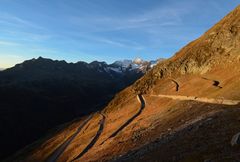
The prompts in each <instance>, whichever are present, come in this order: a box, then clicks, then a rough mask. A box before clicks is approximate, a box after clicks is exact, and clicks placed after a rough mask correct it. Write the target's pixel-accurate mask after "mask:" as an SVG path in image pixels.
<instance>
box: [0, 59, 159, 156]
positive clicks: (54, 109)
mask: <svg viewBox="0 0 240 162" xmlns="http://www.w3.org/2000/svg"><path fill="white" fill-rule="evenodd" d="M157 62H158V61H151V62H147V61H143V60H141V59H136V60H133V61H131V60H123V61H116V62H114V63H113V64H109V65H108V64H107V63H105V62H98V61H94V62H91V63H86V62H81V61H79V62H77V63H67V62H65V61H54V60H51V59H46V58H42V57H39V58H37V59H31V60H27V61H24V62H23V63H21V64H17V65H15V66H14V67H12V68H9V69H5V70H4V71H1V72H0V128H1V129H3V130H5V131H4V133H3V134H2V135H3V137H2V138H0V141H1V144H2V145H3V147H4V148H5V150H4V151H2V152H1V157H3V156H6V155H9V154H10V153H13V152H14V151H16V150H17V149H19V148H21V147H23V146H25V145H27V144H29V143H31V142H33V141H34V140H36V139H37V138H39V137H41V136H42V135H43V134H44V133H46V131H47V130H48V129H51V128H53V127H55V126H56V125H59V124H61V123H64V122H67V121H70V120H72V119H74V118H76V117H81V116H83V115H85V114H88V113H90V112H95V111H97V110H100V109H101V108H103V107H104V106H105V105H106V104H107V103H108V102H109V101H110V100H111V99H112V98H113V97H114V95H115V94H116V93H117V92H119V91H120V90H122V89H124V88H125V87H127V86H129V85H131V84H132V83H133V82H135V81H136V80H137V79H139V78H140V77H142V76H143V74H144V73H145V72H146V71H147V70H148V69H150V68H151V67H153V66H154V65H155V64H156V63H157ZM19 124H21V125H22V126H23V127H18V125H19ZM16 127H17V128H16ZM30 130H31V131H30ZM26 137H28V138H26ZM6 139H11V140H6ZM9 141H10V142H9Z"/></svg>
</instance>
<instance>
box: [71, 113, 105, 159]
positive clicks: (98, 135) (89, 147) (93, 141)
mask: <svg viewBox="0 0 240 162" xmlns="http://www.w3.org/2000/svg"><path fill="white" fill-rule="evenodd" d="M100 115H101V116H102V119H101V121H100V123H99V129H98V131H97V133H96V135H95V136H94V138H93V139H92V141H91V142H90V143H89V144H88V145H87V146H86V147H85V148H84V150H83V151H82V152H81V153H80V154H79V155H78V156H77V157H75V158H74V159H73V160H72V162H73V161H75V160H78V159H79V158H81V157H82V156H83V155H84V154H86V153H87V152H88V151H89V150H90V149H91V148H92V147H93V146H94V144H95V143H96V142H97V140H98V138H99V137H100V135H101V134H102V132H103V129H104V124H105V119H106V117H105V115H104V114H102V113H100Z"/></svg>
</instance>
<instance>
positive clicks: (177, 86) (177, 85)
mask: <svg viewBox="0 0 240 162" xmlns="http://www.w3.org/2000/svg"><path fill="white" fill-rule="evenodd" d="M171 81H172V82H173V83H174V84H175V85H176V91H179V84H178V82H177V81H176V80H174V79H171Z"/></svg>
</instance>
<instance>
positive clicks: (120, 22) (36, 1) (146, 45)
mask: <svg viewBox="0 0 240 162" xmlns="http://www.w3.org/2000/svg"><path fill="white" fill-rule="evenodd" d="M0 2H1V6H0V31H1V33H2V34H1V36H0V68H9V67H12V66H14V65H15V64H17V63H21V62H23V61H24V60H29V59H31V58H37V57H39V56H42V57H44V58H50V59H53V60H65V61H67V62H77V61H85V62H92V61H94V60H98V61H105V62H107V63H112V62H114V61H116V60H123V59H134V58H137V57H140V58H142V59H144V60H155V59H157V58H169V57H171V56H172V55H173V54H174V53H175V52H177V51H178V50H180V48H181V47H183V46H184V45H185V44H187V43H189V42H190V41H192V40H194V39H196V38H198V37H199V36H200V35H202V34H203V33H204V32H205V31H206V30H207V29H208V28H210V27H211V26H213V25H214V24H215V23H217V22H218V21H219V20H220V19H222V18H223V17H224V16H225V15H226V14H227V13H229V12H230V11H231V10H232V9H234V8H235V7H236V6H237V4H238V3H239V1H238V2H237V1H224V0H212V1H208V2H203V1H201V0H183V1H181V2H176V1H172V0H161V1H159V0H150V1H147V2H146V1H144V0H138V1H137V0H133V1H130V2H129V1H126V0H125V1H121V2H118V1H115V0H106V1H97V0H93V1H87V0H81V1H77V0H73V1H68V2H67V1H63V0H61V1H56V0H54V1H51V2H50V1H40V0H28V1H21V2H19V1H17V0H11V1H6V0H0ZM136 3H138V5H135V4H136Z"/></svg>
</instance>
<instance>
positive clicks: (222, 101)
mask: <svg viewBox="0 0 240 162" xmlns="http://www.w3.org/2000/svg"><path fill="white" fill-rule="evenodd" d="M151 96H154V97H163V98H171V99H176V100H183V101H198V102H204V103H211V104H222V105H237V104H239V103H240V100H227V99H224V98H218V99H216V98H205V97H195V96H177V95H151Z"/></svg>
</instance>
